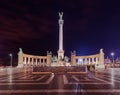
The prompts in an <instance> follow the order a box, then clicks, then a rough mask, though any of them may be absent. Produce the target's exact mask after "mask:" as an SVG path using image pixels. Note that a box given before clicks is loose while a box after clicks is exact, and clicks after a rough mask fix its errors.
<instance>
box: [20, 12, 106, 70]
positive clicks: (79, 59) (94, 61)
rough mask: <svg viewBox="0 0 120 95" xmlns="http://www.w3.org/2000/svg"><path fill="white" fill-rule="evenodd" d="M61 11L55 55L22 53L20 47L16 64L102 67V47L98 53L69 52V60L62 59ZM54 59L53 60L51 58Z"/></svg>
mask: <svg viewBox="0 0 120 95" xmlns="http://www.w3.org/2000/svg"><path fill="white" fill-rule="evenodd" d="M62 17H63V12H59V20H58V22H59V50H58V51H57V52H58V56H57V57H54V56H53V57H52V53H51V52H49V51H47V55H46V56H36V55H30V54H25V53H23V51H22V49H21V48H20V50H19V53H18V66H19V67H23V66H78V65H81V66H91V65H93V66H94V67H95V69H96V70H98V69H104V68H105V66H104V52H103V49H100V52H99V53H98V54H94V55H88V56H77V55H76V52H75V51H74V52H71V60H70V61H71V62H67V61H65V60H63V59H66V57H64V50H63V23H64V20H63V19H62ZM53 59H54V60H53ZM68 63H69V64H68Z"/></svg>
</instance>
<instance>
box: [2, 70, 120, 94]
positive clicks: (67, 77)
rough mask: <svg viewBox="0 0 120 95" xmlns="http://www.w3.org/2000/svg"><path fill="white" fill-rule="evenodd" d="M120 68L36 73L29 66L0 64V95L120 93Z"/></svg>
mask: <svg viewBox="0 0 120 95" xmlns="http://www.w3.org/2000/svg"><path fill="white" fill-rule="evenodd" d="M119 71H120V69H119V68H118V69H109V70H105V71H101V72H98V73H90V72H88V73H87V74H79V75H77V74H54V73H52V74H46V75H45V74H43V75H40V74H39V75H33V74H32V71H31V69H29V68H28V69H27V68H24V69H20V68H13V69H11V68H4V69H1V68H0V95H120V74H119Z"/></svg>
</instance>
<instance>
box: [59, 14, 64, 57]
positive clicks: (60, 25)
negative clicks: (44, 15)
mask: <svg viewBox="0 0 120 95" xmlns="http://www.w3.org/2000/svg"><path fill="white" fill-rule="evenodd" d="M59 17H60V19H59V50H58V59H61V58H62V59H63V58H64V50H63V23H64V20H63V19H62V17H63V12H61V13H60V12H59Z"/></svg>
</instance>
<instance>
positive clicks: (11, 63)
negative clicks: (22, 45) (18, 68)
mask: <svg viewBox="0 0 120 95" xmlns="http://www.w3.org/2000/svg"><path fill="white" fill-rule="evenodd" d="M9 56H10V66H11V67H12V57H13V55H12V53H10V54H9Z"/></svg>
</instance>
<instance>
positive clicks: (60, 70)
mask: <svg viewBox="0 0 120 95" xmlns="http://www.w3.org/2000/svg"><path fill="white" fill-rule="evenodd" d="M44 72H47V73H54V74H85V73H87V69H86V66H36V67H33V74H41V73H42V74H44Z"/></svg>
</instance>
